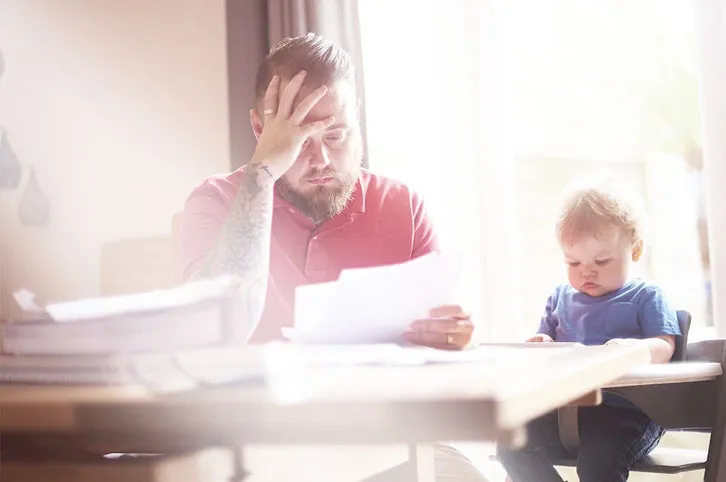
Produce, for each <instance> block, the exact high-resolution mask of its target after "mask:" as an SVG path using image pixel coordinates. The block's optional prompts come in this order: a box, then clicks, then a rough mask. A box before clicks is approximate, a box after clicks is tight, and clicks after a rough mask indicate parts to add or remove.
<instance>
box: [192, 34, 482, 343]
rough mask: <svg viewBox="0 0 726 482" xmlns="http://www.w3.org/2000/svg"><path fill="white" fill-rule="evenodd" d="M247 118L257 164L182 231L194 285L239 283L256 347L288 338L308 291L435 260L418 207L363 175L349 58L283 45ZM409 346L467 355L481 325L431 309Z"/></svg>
mask: <svg viewBox="0 0 726 482" xmlns="http://www.w3.org/2000/svg"><path fill="white" fill-rule="evenodd" d="M256 97H257V99H256V105H255V107H254V108H253V109H252V110H251V111H250V120H251V123H252V129H253V130H254V133H255V136H256V137H257V140H258V143H257V147H256V149H255V152H254V155H253V157H252V159H251V160H250V162H249V163H248V164H247V166H245V167H244V168H242V169H238V170H236V171H234V172H232V173H231V174H229V175H225V176H216V177H211V178H209V179H207V180H206V181H204V182H203V183H202V184H201V185H200V186H199V187H197V188H196V189H195V190H194V192H193V193H192V194H191V196H190V197H189V199H188V201H187V203H186V205H185V208H184V210H183V212H182V213H181V216H180V219H179V238H180V253H181V262H182V275H183V278H184V279H185V280H188V279H192V278H197V277H205V276H217V275H222V274H230V275H235V276H239V277H240V278H241V279H242V282H243V286H242V296H243V297H244V300H245V302H246V315H247V317H246V319H245V320H241V322H244V326H245V330H244V331H245V334H246V337H247V339H248V340H249V341H250V342H265V341H270V340H274V339H279V338H281V337H282V335H281V332H280V329H281V328H282V327H283V326H291V325H292V322H293V306H294V292H295V288H296V287H297V286H299V285H302V284H306V283H317V282H325V281H332V280H335V279H337V278H338V275H339V274H340V271H341V270H342V269H345V268H354V267H367V266H379V265H385V264H393V263H400V262H403V261H408V260H410V259H413V258H416V257H418V256H422V255H425V254H427V253H430V252H432V251H435V250H437V248H438V246H437V241H436V236H435V234H434V230H433V227H432V226H431V223H430V221H429V218H428V216H427V214H426V210H425V208H424V206H423V203H422V201H421V199H420V198H419V197H418V196H417V195H416V194H415V193H413V192H412V191H411V190H409V189H408V188H407V187H406V186H405V185H404V184H402V183H399V182H396V181H393V180H391V179H387V178H384V177H381V176H377V175H375V174H373V173H371V172H368V171H367V170H363V169H361V167H360V165H361V158H362V155H363V146H362V139H361V132H360V126H359V123H358V102H357V95H356V86H355V78H354V72H353V66H352V62H351V59H350V57H349V55H348V54H347V53H346V52H345V51H343V50H342V49H340V48H339V47H337V46H336V45H335V44H333V43H332V42H329V41H326V40H324V39H322V38H320V37H316V36H314V35H312V34H308V35H307V36H304V37H298V38H294V39H287V40H285V41H283V42H281V43H280V44H279V45H277V46H276V47H275V48H274V49H273V50H272V51H271V52H270V54H269V55H268V56H267V58H266V59H265V60H264V61H263V62H262V64H261V65H260V68H259V71H258V75H257V87H256ZM430 308H431V318H430V319H427V320H411V321H412V327H411V328H412V329H411V331H410V332H409V333H406V334H405V336H406V338H407V339H408V340H410V341H412V342H415V343H421V344H425V345H431V346H436V347H442V348H463V347H465V346H466V345H468V344H469V342H470V341H471V337H472V333H473V325H472V323H471V321H470V318H469V315H468V314H466V313H465V312H464V311H463V310H462V308H461V307H459V306H443V307H430Z"/></svg>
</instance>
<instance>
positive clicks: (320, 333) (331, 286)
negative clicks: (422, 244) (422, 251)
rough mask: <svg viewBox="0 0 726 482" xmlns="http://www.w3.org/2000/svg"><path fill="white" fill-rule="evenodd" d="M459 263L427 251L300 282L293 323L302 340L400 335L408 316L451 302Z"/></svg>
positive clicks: (374, 339) (375, 339)
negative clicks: (326, 279) (333, 276)
mask: <svg viewBox="0 0 726 482" xmlns="http://www.w3.org/2000/svg"><path fill="white" fill-rule="evenodd" d="M458 271H459V270H458V269H457V264H456V263H455V262H453V259H449V258H446V257H442V256H439V255H438V254H436V253H432V254H429V255H426V256H422V257H420V258H417V259H414V260H412V261H408V262H405V263H401V264H395V265H388V266H379V267H373V268H360V269H351V270H345V271H343V272H342V273H341V275H340V278H339V279H338V280H337V281H334V282H330V283H321V284H312V285H306V286H300V287H298V288H297V290H296V292H295V329H294V330H292V331H286V336H288V337H289V338H291V339H292V340H293V341H297V342H301V343H389V342H397V341H400V339H401V335H402V334H403V333H404V332H405V331H407V330H408V328H409V325H410V324H411V322H412V321H414V320H416V319H420V318H425V317H427V316H428V312H429V310H430V309H431V308H433V307H436V306H440V305H444V304H449V303H454V302H455V301H456V300H455V295H456V292H457V286H458Z"/></svg>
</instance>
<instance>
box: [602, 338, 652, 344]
mask: <svg viewBox="0 0 726 482" xmlns="http://www.w3.org/2000/svg"><path fill="white" fill-rule="evenodd" d="M642 342H643V340H637V339H633V338H611V339H610V340H608V341H606V342H605V345H631V346H632V345H637V344H638V343H642Z"/></svg>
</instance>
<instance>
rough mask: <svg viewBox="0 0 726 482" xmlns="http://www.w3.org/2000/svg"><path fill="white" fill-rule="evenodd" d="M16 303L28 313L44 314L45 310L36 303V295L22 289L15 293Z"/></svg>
mask: <svg viewBox="0 0 726 482" xmlns="http://www.w3.org/2000/svg"><path fill="white" fill-rule="evenodd" d="M13 298H14V299H15V302H16V303H17V304H18V306H20V308H21V309H22V310H23V311H25V312H27V313H44V312H45V310H44V309H43V308H42V307H41V306H38V304H37V303H36V302H35V293H33V292H32V291H28V290H26V289H21V290H18V291H16V292H15V293H13Z"/></svg>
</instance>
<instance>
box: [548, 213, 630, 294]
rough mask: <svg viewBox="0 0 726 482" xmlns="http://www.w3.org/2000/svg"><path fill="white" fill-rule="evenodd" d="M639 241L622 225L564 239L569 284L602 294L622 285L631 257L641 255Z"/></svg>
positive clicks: (627, 274)
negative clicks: (624, 230)
mask: <svg viewBox="0 0 726 482" xmlns="http://www.w3.org/2000/svg"><path fill="white" fill-rule="evenodd" d="M641 245H642V243H641V242H637V243H635V244H633V243H632V242H631V240H630V237H629V236H627V235H626V234H625V233H624V232H623V231H622V229H619V228H617V227H608V228H605V229H603V230H601V232H600V233H598V235H597V236H580V237H578V238H575V239H572V240H567V241H563V242H562V243H561V246H562V251H563V253H564V255H565V261H566V262H567V275H568V278H569V281H570V284H571V285H572V286H573V287H574V288H575V289H576V290H578V291H580V292H582V293H586V294H588V295H590V296H602V295H604V294H607V293H610V292H612V291H616V290H618V289H620V288H622V287H623V285H624V284H625V282H626V281H627V279H628V276H629V274H630V268H631V266H632V262H633V261H637V259H638V257H639V256H640V251H641V249H642V248H641Z"/></svg>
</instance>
